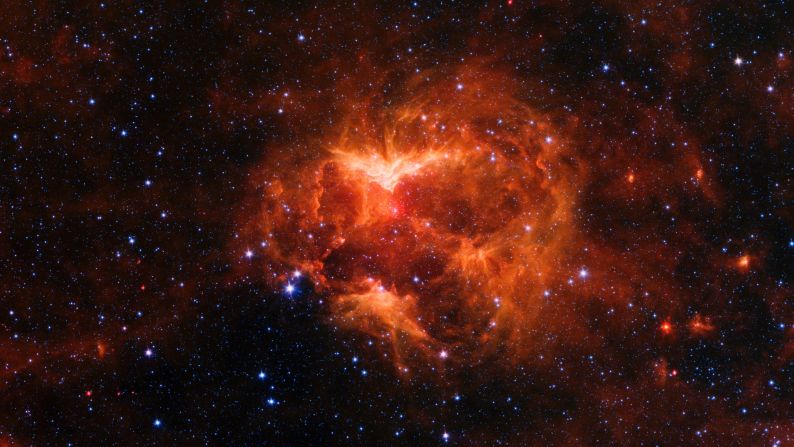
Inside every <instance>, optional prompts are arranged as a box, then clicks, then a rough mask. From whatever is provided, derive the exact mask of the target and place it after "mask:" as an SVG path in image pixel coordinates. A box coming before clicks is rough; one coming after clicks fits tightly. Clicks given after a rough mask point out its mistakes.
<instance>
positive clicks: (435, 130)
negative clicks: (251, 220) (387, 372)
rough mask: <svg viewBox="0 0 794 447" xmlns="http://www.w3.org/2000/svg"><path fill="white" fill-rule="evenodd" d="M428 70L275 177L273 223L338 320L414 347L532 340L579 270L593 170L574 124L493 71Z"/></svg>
mask: <svg viewBox="0 0 794 447" xmlns="http://www.w3.org/2000/svg"><path fill="white" fill-rule="evenodd" d="M427 79H428V77H427V75H423V76H422V77H421V78H419V77H417V79H416V80H415V81H413V85H410V84H409V87H408V88H407V89H406V90H407V91H410V92H413V93H414V95H413V96H412V97H409V98H407V99H406V100H405V101H403V102H402V103H400V104H396V105H394V106H391V107H386V108H384V109H383V110H379V111H378V112H377V113H371V112H367V111H366V109H365V108H358V109H356V108H353V109H354V110H357V112H353V113H352V114H351V116H349V117H347V119H346V120H345V121H344V123H343V124H341V125H340V129H339V131H338V135H339V137H338V138H337V139H335V140H334V142H333V143H332V144H329V145H327V147H322V148H316V150H317V151H319V152H320V153H321V154H322V155H321V156H319V157H315V158H313V159H311V161H308V162H301V164H300V167H299V168H298V169H297V171H292V172H290V173H289V175H285V174H283V173H277V174H273V175H272V177H269V178H267V180H266V183H267V185H268V187H267V189H266V193H265V196H266V197H265V199H264V206H263V208H262V212H261V214H260V215H259V218H258V221H257V225H258V226H259V229H258V231H259V232H260V233H261V234H264V235H267V237H268V245H267V250H268V253H267V255H268V258H269V259H271V260H274V261H277V262H279V263H280V264H278V265H276V266H275V268H274V271H277V270H279V269H281V270H280V271H290V269H294V268H299V269H301V270H302V271H303V272H305V273H307V274H308V275H310V277H311V278H312V280H314V281H315V283H316V284H317V286H318V288H319V289H321V290H323V291H324V292H325V293H327V294H328V295H329V296H330V305H329V308H330V310H331V314H332V319H333V320H334V321H335V322H336V323H337V324H339V325H342V326H346V327H350V328H354V329H358V330H362V331H365V332H367V333H369V334H371V335H374V336H378V337H383V338H384V339H386V340H388V341H389V342H390V343H391V345H392V346H393V347H394V352H395V358H396V359H397V361H398V362H402V359H404V358H405V355H406V354H408V353H409V352H411V353H413V352H414V351H419V352H423V353H425V354H428V355H431V356H437V355H438V353H439V352H441V351H442V350H444V351H445V352H446V351H449V352H451V353H452V354H451V356H453V355H456V354H457V355H466V356H468V357H470V358H476V356H479V355H482V354H487V353H489V352H497V351H504V350H509V351H510V352H512V353H518V352H521V351H522V350H525V349H526V348H527V347H528V346H529V344H530V343H531V340H529V336H528V329H529V328H531V327H532V322H533V320H534V319H535V318H536V316H537V313H538V311H539V309H540V307H541V303H542V300H543V291H544V290H545V289H546V288H547V287H549V286H550V285H552V284H555V283H558V282H562V281H564V280H565V278H563V276H564V275H565V274H566V273H567V274H570V271H566V272H562V271H561V268H562V264H563V259H564V258H565V252H566V249H567V248H571V246H572V241H573V236H574V234H573V233H572V231H571V229H572V218H573V216H572V209H573V208H574V207H575V206H576V199H577V198H576V190H577V187H576V185H577V182H580V181H581V180H582V179H583V176H584V172H583V170H582V168H581V167H580V165H579V164H578V163H577V160H576V159H575V157H574V156H573V153H572V151H571V148H570V147H569V145H568V143H567V142H566V139H565V135H564V129H558V128H555V127H554V126H553V125H552V124H551V122H550V119H549V118H548V117H545V116H543V115H542V114H539V113H537V112H535V111H534V110H532V109H531V108H530V107H529V106H528V105H527V104H526V103H525V102H522V101H520V100H518V99H516V97H515V92H516V89H515V88H513V86H512V85H511V84H510V82H509V81H507V80H506V79H504V78H502V77H499V76H495V75H493V74H492V73H489V74H488V75H482V74H478V75H473V74H470V75H468V76H462V75H460V74H458V75H457V76H456V77H454V78H452V77H450V76H443V75H442V76H439V79H438V80H437V81H433V82H428V81H427Z"/></svg>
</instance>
